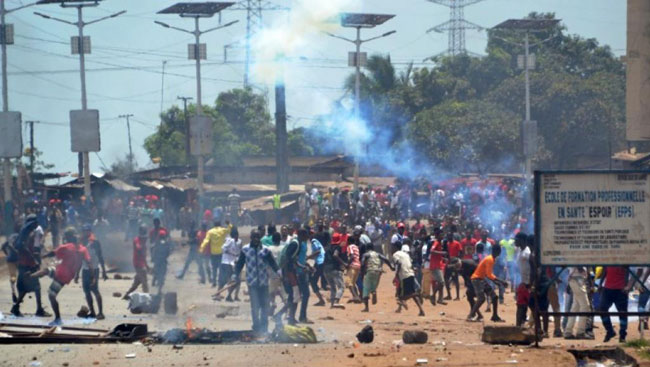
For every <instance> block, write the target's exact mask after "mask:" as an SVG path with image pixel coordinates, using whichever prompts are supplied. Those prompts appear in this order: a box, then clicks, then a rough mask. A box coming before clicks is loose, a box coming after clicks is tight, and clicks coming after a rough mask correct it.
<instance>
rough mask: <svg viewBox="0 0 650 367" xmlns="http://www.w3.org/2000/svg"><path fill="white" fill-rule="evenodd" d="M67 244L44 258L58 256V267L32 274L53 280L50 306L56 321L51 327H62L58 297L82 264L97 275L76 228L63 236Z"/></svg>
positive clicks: (95, 280) (49, 294)
mask: <svg viewBox="0 0 650 367" xmlns="http://www.w3.org/2000/svg"><path fill="white" fill-rule="evenodd" d="M63 238H64V240H65V242H66V243H65V244H64V245H61V246H59V247H57V248H56V249H55V250H54V251H51V252H49V253H47V254H45V256H44V257H53V256H56V258H57V259H59V260H61V262H60V263H59V264H58V265H56V267H51V268H46V269H42V270H39V271H37V272H36V273H33V274H31V276H32V277H33V278H42V277H44V276H46V275H48V276H50V277H51V278H52V284H51V285H50V288H49V290H48V296H49V298H50V304H51V305H52V310H53V311H54V320H53V321H52V322H51V323H50V325H61V324H62V322H61V313H60V311H59V302H58V301H57V299H56V297H57V295H58V294H59V292H61V289H62V288H63V287H64V286H65V285H66V284H69V283H70V282H71V281H72V279H74V277H75V275H76V274H77V272H78V271H79V269H80V268H81V265H82V263H85V264H86V265H87V266H88V268H89V269H90V273H91V274H95V271H94V270H95V269H94V267H93V264H92V262H91V261H90V254H89V253H88V250H87V249H86V247H85V246H83V245H82V244H80V243H79V241H78V240H77V232H76V231H75V229H74V228H68V229H66V231H65V233H64V234H63ZM96 282H97V279H96V278H94V277H93V278H92V279H91V285H92V284H94V283H96Z"/></svg>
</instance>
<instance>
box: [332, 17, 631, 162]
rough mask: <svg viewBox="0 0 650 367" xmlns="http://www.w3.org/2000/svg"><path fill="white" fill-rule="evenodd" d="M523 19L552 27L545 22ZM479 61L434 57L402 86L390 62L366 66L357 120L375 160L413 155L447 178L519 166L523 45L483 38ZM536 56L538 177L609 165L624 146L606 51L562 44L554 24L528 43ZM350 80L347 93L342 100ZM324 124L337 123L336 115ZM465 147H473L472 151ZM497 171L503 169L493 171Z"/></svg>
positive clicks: (574, 40) (619, 79)
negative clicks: (398, 153) (374, 144)
mask: <svg viewBox="0 0 650 367" xmlns="http://www.w3.org/2000/svg"><path fill="white" fill-rule="evenodd" d="M529 18H533V19H552V18H554V14H551V13H544V14H538V13H531V14H530V15H529ZM488 37H489V39H488V45H487V49H486V51H487V56H485V57H481V58H477V57H471V56H468V55H458V56H448V57H439V58H436V59H434V60H433V61H434V65H433V66H432V67H425V68H418V69H413V68H412V67H409V68H407V70H406V71H405V72H404V73H403V74H402V75H400V76H397V72H396V71H395V69H394V68H393V67H391V63H390V58H389V57H383V56H371V57H370V58H369V61H368V65H367V66H366V67H365V68H364V73H363V76H362V78H361V112H362V118H363V119H364V121H365V123H367V125H369V126H372V127H374V129H372V133H373V134H374V135H373V138H372V139H371V140H374V141H377V140H379V141H384V139H383V136H385V135H386V134H389V135H390V136H391V139H390V140H388V142H387V144H386V146H382V147H381V148H380V150H384V151H386V150H390V149H392V150H401V149H403V147H404V146H405V145H409V144H410V145H412V147H413V149H411V150H410V151H411V152H413V155H414V157H409V159H412V160H417V159H419V158H422V157H424V158H426V159H427V160H428V161H429V163H432V164H434V165H436V166H440V167H445V168H447V169H463V170H468V169H475V170H478V171H485V170H490V169H498V168H503V166H504V164H503V161H504V160H507V161H508V164H505V166H510V167H513V169H514V166H516V165H517V163H521V160H522V159H523V156H522V154H521V145H520V142H519V134H520V125H521V122H522V120H523V119H524V76H523V71H522V70H520V69H518V68H517V63H516V60H517V55H519V54H522V53H523V43H524V39H523V37H524V35H523V33H521V32H516V31H510V30H502V29H499V30H490V31H489V32H488ZM530 44H531V52H533V53H535V54H536V56H537V63H536V69H535V70H532V71H531V73H530V81H531V113H532V119H533V120H536V121H537V123H538V139H539V141H538V142H539V144H538V145H539V150H538V152H537V154H536V156H535V159H534V161H535V164H536V167H538V168H580V167H586V166H590V165H593V164H594V163H598V162H602V163H604V162H607V161H608V160H609V156H610V151H612V152H613V151H615V150H617V149H620V148H622V147H623V146H624V143H625V141H624V121H625V68H624V65H623V64H622V63H621V62H620V61H619V60H618V59H617V58H616V57H615V55H613V53H612V52H611V49H610V48H609V47H607V46H601V45H599V44H598V42H597V41H596V40H594V39H585V38H583V37H580V36H577V35H568V34H566V28H565V27H564V26H563V25H562V24H558V25H557V26H555V27H552V28H550V29H547V30H545V31H543V32H534V33H531V34H530ZM353 82H354V79H353V76H350V77H349V78H348V79H347V80H346V83H345V86H346V88H347V89H348V93H349V91H350V90H351V88H352V87H353V85H354V83H353ZM334 111H335V112H334V113H333V115H332V116H334V117H335V116H345V114H344V113H342V112H341V111H340V108H335V109H334ZM470 142H473V143H474V144H471V143H470ZM500 162H501V163H500Z"/></svg>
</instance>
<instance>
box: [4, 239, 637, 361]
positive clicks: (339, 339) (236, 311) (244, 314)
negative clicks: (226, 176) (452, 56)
mask: <svg viewBox="0 0 650 367" xmlns="http://www.w3.org/2000/svg"><path fill="white" fill-rule="evenodd" d="M109 246H110V247H109ZM104 251H105V253H109V256H111V257H114V258H130V256H131V252H130V251H131V250H130V245H129V244H125V243H123V242H121V241H119V240H118V241H115V242H112V243H108V242H107V243H106V244H105V249H104ZM186 252H187V248H179V249H178V250H177V251H175V252H174V254H173V255H172V258H171V259H170V266H169V269H170V271H169V273H168V276H167V284H166V289H167V290H174V291H176V292H178V296H179V297H178V298H179V313H178V315H176V316H174V317H170V316H164V315H155V316H151V315H131V314H129V312H128V311H127V309H126V305H127V303H126V301H123V300H121V299H119V298H116V297H113V296H112V294H113V292H122V293H123V292H124V291H126V289H128V287H129V285H130V284H131V280H115V279H113V275H111V279H109V280H108V281H101V283H100V290H101V292H102V295H103V296H104V305H105V306H104V307H105V311H104V313H105V314H106V320H103V321H96V322H94V323H92V325H91V327H93V328H106V329H109V328H112V327H113V326H114V325H116V324H119V323H122V322H125V321H131V322H143V323H147V324H148V325H149V329H150V330H154V331H164V330H167V329H169V328H173V327H184V325H185V321H186V318H187V317H191V318H192V320H193V322H194V325H196V326H198V327H205V328H208V329H213V330H227V329H230V330H233V329H239V330H241V329H248V328H250V315H249V307H248V302H247V301H248V296H246V295H243V297H242V302H238V303H226V302H215V301H212V300H211V297H210V295H211V294H212V293H213V292H214V289H212V288H210V287H209V286H206V285H200V284H199V283H198V274H197V272H196V268H195V267H194V266H192V267H190V272H189V273H188V274H187V275H186V277H185V279H184V280H182V281H180V280H177V279H176V278H175V277H174V273H175V272H176V271H177V270H178V269H180V268H181V266H182V263H183V261H184V258H185V254H186ZM131 271H132V270H131V269H130V268H128V269H126V270H125V271H124V272H120V274H121V275H127V276H130V277H131V276H133V273H132V272H131ZM391 278H392V276H390V277H389V276H385V277H383V279H382V282H381V284H380V287H379V302H378V304H377V305H375V306H371V312H370V313H362V312H360V311H361V308H362V306H361V305H355V304H349V305H346V306H347V307H346V309H345V310H331V309H329V308H324V307H310V308H309V312H308V314H309V317H310V318H311V319H312V320H314V321H315V322H316V323H315V325H313V328H314V330H315V331H316V332H317V335H318V337H319V340H320V341H321V342H320V343H319V344H316V345H291V344H288V345H285V344H268V345H216V346H215V345H211V346H185V347H184V348H183V349H181V350H175V349H172V346H171V345H154V346H153V347H151V348H150V349H148V348H147V347H146V346H142V345H133V344H126V345H11V346H0V353H1V354H2V357H0V366H29V365H30V364H31V365H33V366H37V365H39V364H38V363H34V362H36V361H37V362H40V365H41V366H93V365H97V366H156V367H158V366H246V367H249V366H256V367H257V366H260V367H261V366H294V365H295V366H307V365H309V366H314V367H319V366H323V367H324V366H328V367H329V366H378V367H380V366H414V365H415V364H416V360H417V359H421V358H423V359H427V360H428V365H431V366H513V365H517V366H575V365H576V362H575V360H574V359H573V357H572V356H571V355H570V354H569V353H568V352H566V351H565V349H567V348H569V347H590V346H596V345H599V344H601V341H602V338H603V330H602V328H598V329H596V340H595V341H586V342H585V341H565V340H564V339H554V338H551V339H547V340H544V341H543V342H542V344H541V346H542V347H541V348H540V349H534V348H528V347H519V346H511V347H510V346H491V345H486V344H483V343H481V341H480V334H481V331H482V324H480V323H478V324H477V323H467V322H466V321H464V319H465V317H466V315H467V313H468V304H467V302H466V300H465V299H463V300H461V301H450V302H449V304H448V305H447V306H436V307H434V306H432V305H431V304H428V303H427V304H426V305H425V312H426V317H418V316H417V309H416V308H415V306H414V305H412V304H411V307H409V309H408V310H406V311H403V312H402V313H401V314H395V313H394V311H395V302H394V299H393V294H394V289H393V286H392V284H391V283H390V281H389V280H390V279H391ZM49 284H50V280H49V279H47V278H44V279H42V281H41V286H42V287H43V289H46V288H47V287H48V286H49ZM244 289H245V287H244ZM0 295H2V299H1V300H0V310H2V311H3V312H4V313H5V319H6V320H11V321H12V322H14V321H17V320H13V319H12V318H11V317H7V313H8V311H9V309H10V307H11V298H10V293H9V282H8V278H7V274H6V269H5V268H3V269H2V277H0ZM44 298H45V299H46V297H45V292H44ZM59 299H60V303H61V310H62V312H63V318H64V321H65V322H66V324H76V325H81V324H82V323H83V320H80V319H77V318H76V317H75V316H74V315H76V312H77V311H78V310H79V308H80V306H82V305H84V304H85V300H84V297H83V292H82V290H81V285H80V284H71V285H69V286H66V287H64V289H63V290H62V291H61V294H60V296H59ZM315 302H316V301H315V297H312V298H311V299H310V303H311V304H313V303H315ZM45 304H46V305H47V306H48V307H47V308H48V309H49V304H48V301H47V300H45ZM22 310H23V312H24V313H26V314H31V313H33V312H34V310H35V307H34V300H33V299H27V300H26V302H25V304H24V305H23V307H22ZM223 312H227V313H228V314H229V315H233V316H227V317H225V318H217V317H216V314H217V313H223ZM500 314H501V317H502V318H504V319H505V320H506V321H507V324H509V325H512V324H514V315H515V312H514V300H513V295H512V294H510V293H508V294H506V305H505V306H503V307H502V309H501V311H500ZM21 321H31V322H41V323H46V322H48V321H50V320H49V319H37V318H33V317H30V316H29V315H28V317H27V318H26V319H24V320H21ZM367 323H370V324H371V325H372V326H373V328H374V329H375V333H376V337H375V342H374V343H372V344H368V345H358V344H355V343H354V342H355V341H356V340H355V334H356V333H357V332H358V331H359V330H360V329H361V328H362V327H363V326H364V325H365V324H367ZM407 329H422V330H426V331H427V332H428V334H429V342H428V343H427V344H424V345H405V346H400V347H396V346H395V345H394V341H398V340H401V335H402V332H403V331H404V330H407ZM637 336H638V334H637V332H636V323H632V324H631V325H630V335H629V339H632V338H636V337H637ZM610 344H612V346H613V345H614V343H613V342H610ZM131 353H135V355H136V356H135V358H133V359H127V358H126V357H125V356H126V355H127V354H131Z"/></svg>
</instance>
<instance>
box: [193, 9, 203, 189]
mask: <svg viewBox="0 0 650 367" xmlns="http://www.w3.org/2000/svg"><path fill="white" fill-rule="evenodd" d="M200 37H201V31H200V30H199V17H198V16H196V17H194V40H195V42H194V45H195V46H194V56H195V58H196V114H197V115H202V114H203V107H202V106H201V57H200V55H199V47H200V45H201V42H200ZM197 163H198V165H199V167H198V169H197V171H198V172H197V179H198V186H199V187H198V191H199V202H201V201H202V200H203V196H204V195H205V188H204V187H203V183H204V179H205V178H204V175H205V172H204V171H205V170H204V167H203V164H204V157H203V154H199V156H198V162H197Z"/></svg>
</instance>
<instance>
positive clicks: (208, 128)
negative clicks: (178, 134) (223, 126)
mask: <svg viewBox="0 0 650 367" xmlns="http://www.w3.org/2000/svg"><path fill="white" fill-rule="evenodd" d="M210 152H212V119H211V118H210V116H204V115H196V116H192V117H190V153H192V155H197V156H198V155H206V154H210Z"/></svg>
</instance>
